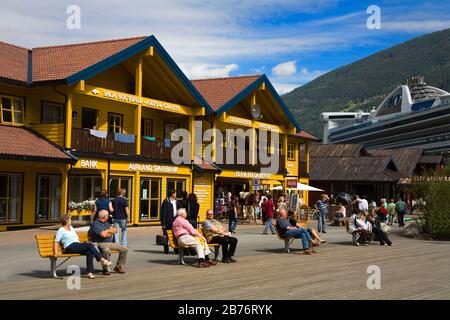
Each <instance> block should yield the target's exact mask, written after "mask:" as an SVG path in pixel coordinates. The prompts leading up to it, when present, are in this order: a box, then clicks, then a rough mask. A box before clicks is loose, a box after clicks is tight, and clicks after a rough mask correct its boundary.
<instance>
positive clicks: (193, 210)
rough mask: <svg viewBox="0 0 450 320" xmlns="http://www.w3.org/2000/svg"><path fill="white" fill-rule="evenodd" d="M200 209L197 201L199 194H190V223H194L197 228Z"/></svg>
mask: <svg viewBox="0 0 450 320" xmlns="http://www.w3.org/2000/svg"><path fill="white" fill-rule="evenodd" d="M199 210H200V205H199V204H198V201H197V195H196V194H195V193H191V194H189V196H188V197H187V214H188V220H189V223H190V224H192V226H193V227H194V228H196V229H197V219H198V211H199Z"/></svg>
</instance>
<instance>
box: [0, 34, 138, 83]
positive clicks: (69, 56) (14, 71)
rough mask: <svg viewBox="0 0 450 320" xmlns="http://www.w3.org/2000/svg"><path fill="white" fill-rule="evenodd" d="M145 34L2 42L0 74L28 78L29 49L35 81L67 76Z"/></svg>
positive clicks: (119, 49) (54, 79)
mask: <svg viewBox="0 0 450 320" xmlns="http://www.w3.org/2000/svg"><path fill="white" fill-rule="evenodd" d="M145 38H146V37H134V38H127V39H117V40H106V41H97V42H89V43H77V44H69V45H62V46H52V47H40V48H33V49H25V48H20V47H17V46H14V45H11V44H7V43H4V42H0V77H2V78H7V79H11V80H16V81H20V82H26V81H27V75H28V67H29V61H28V52H31V53H32V81H33V82H41V81H57V80H64V79H66V78H67V77H69V76H71V75H73V74H75V73H77V72H80V71H82V70H84V69H86V68H88V67H90V66H92V65H93V64H96V63H98V62H100V61H102V60H104V59H106V58H108V57H110V56H112V55H114V54H116V53H118V52H120V51H122V50H124V49H126V48H128V47H130V46H132V45H133V44H136V43H138V42H139V41H142V40H144V39H145Z"/></svg>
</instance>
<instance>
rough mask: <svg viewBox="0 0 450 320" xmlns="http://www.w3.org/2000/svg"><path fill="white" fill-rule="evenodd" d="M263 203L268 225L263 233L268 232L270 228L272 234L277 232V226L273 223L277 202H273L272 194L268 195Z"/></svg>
mask: <svg viewBox="0 0 450 320" xmlns="http://www.w3.org/2000/svg"><path fill="white" fill-rule="evenodd" d="M262 205H263V206H264V212H265V215H266V226H265V227H264V231H263V234H268V231H269V229H270V231H271V232H272V234H275V233H276V232H275V228H274V227H273V224H272V219H273V212H274V211H275V203H273V200H272V196H271V195H270V194H269V195H268V196H267V201H264V202H263V204H262Z"/></svg>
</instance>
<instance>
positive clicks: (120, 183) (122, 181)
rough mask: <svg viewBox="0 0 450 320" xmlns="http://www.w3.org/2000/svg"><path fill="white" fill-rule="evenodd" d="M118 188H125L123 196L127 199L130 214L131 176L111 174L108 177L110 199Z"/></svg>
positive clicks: (115, 194)
mask: <svg viewBox="0 0 450 320" xmlns="http://www.w3.org/2000/svg"><path fill="white" fill-rule="evenodd" d="M119 189H124V190H125V198H126V199H127V200H128V208H130V216H132V212H131V208H133V203H132V202H133V177H116V176H111V177H110V179H109V197H110V198H111V199H113V198H115V197H117V193H118V191H119ZM130 219H131V217H130Z"/></svg>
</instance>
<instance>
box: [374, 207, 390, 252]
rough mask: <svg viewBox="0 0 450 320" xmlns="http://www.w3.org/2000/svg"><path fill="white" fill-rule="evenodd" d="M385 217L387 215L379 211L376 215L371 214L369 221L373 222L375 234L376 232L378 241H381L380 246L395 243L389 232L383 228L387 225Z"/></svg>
mask: <svg viewBox="0 0 450 320" xmlns="http://www.w3.org/2000/svg"><path fill="white" fill-rule="evenodd" d="M385 217H386V215H384V214H383V213H382V214H378V213H377V215H376V216H369V222H370V223H371V224H372V230H373V234H375V235H376V237H377V239H378V241H380V246H386V245H387V246H392V245H393V243H392V241H391V240H390V239H389V236H388V233H387V232H385V231H384V229H383V228H384V227H385V226H387V224H386V219H385ZM388 228H389V227H388Z"/></svg>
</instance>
